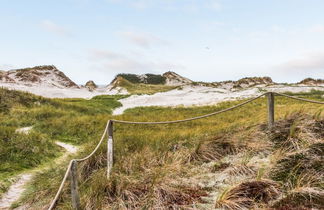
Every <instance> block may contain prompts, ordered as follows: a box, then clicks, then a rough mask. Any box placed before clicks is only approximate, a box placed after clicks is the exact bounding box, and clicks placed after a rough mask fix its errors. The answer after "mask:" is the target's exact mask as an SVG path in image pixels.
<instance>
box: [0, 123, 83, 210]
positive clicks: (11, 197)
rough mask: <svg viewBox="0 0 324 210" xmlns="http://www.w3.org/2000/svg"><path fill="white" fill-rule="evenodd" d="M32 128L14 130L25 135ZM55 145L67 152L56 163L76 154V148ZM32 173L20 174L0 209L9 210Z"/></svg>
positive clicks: (67, 145) (3, 197)
mask: <svg viewBox="0 0 324 210" xmlns="http://www.w3.org/2000/svg"><path fill="white" fill-rule="evenodd" d="M32 128H33V127H32V126H30V127H24V128H19V129H17V130H16V132H20V133H25V134H28V132H29V131H30V130H31V129H32ZM55 144H57V145H58V146H60V147H62V148H64V149H65V150H66V151H67V152H66V153H64V155H62V156H61V157H59V158H58V159H56V160H55V162H56V163H59V162H60V161H62V160H64V159H65V158H66V157H67V156H68V155H69V154H71V153H76V152H77V150H78V148H77V147H75V146H73V145H70V144H67V143H64V142H59V141H56V142H55ZM33 174H34V172H29V173H24V174H21V175H20V176H19V178H18V180H17V182H15V183H14V184H12V185H11V186H10V188H9V189H8V191H7V192H6V193H5V194H4V195H3V196H2V198H1V199H0V209H1V210H3V209H10V206H11V205H12V204H13V203H14V202H15V201H17V200H18V199H19V198H20V196H21V195H22V193H23V192H24V191H25V187H26V184H27V183H28V182H29V181H31V180H32V178H33Z"/></svg>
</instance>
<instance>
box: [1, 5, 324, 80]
mask: <svg viewBox="0 0 324 210" xmlns="http://www.w3.org/2000/svg"><path fill="white" fill-rule="evenodd" d="M0 5H1V6H0V29H1V35H0V69H3V70H7V69H12V68H22V67H30V66H35V65H45V64H53V65H55V66H57V67H58V68H59V69H60V70H62V71H63V72H64V73H66V74H67V75H68V76H69V77H70V78H71V79H72V80H74V81H76V82H78V83H81V84H82V83H85V82H86V81H87V80H90V79H92V80H94V81H95V82H96V83H98V84H108V83H109V82H110V80H111V79H112V78H113V77H114V76H115V75H116V74H117V73H122V72H123V73H125V72H127V73H136V74H138V73H163V72H165V71H169V70H172V71H175V72H177V73H179V74H181V75H184V76H186V77H189V78H190V79H193V80H197V81H221V80H236V79H239V78H242V77H247V76H271V77H272V78H273V79H274V80H275V81H277V82H295V81H299V80H301V79H303V78H305V77H314V78H324V12H323V11H324V1H323V0H154V1H153V0H55V1H54V0H52V1H50V0H28V1H26V0H0Z"/></svg>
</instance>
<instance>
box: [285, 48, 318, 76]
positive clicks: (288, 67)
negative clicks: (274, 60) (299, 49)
mask: <svg viewBox="0 0 324 210" xmlns="http://www.w3.org/2000/svg"><path fill="white" fill-rule="evenodd" d="M279 67H280V69H282V70H285V71H287V72H296V73H298V72H314V71H318V72H324V53H323V52H317V53H308V54H304V55H303V56H300V57H298V58H295V59H292V60H290V61H288V62H285V63H283V64H281V65H279Z"/></svg>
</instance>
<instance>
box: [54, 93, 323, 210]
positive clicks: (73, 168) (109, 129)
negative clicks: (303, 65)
mask: <svg viewBox="0 0 324 210" xmlns="http://www.w3.org/2000/svg"><path fill="white" fill-rule="evenodd" d="M275 95H278V96H283V97H287V98H291V99H294V100H299V101H304V102H310V103H315V104H323V105H324V102H321V101H314V100H309V99H304V98H298V97H295V96H290V95H287V94H283V93H275V92H267V93H263V94H261V95H259V96H257V97H254V98H252V99H249V100H247V101H245V102H243V103H240V104H237V105H235V106H232V107H229V108H226V109H223V110H220V111H216V112H212V113H209V114H206V115H201V116H197V117H192V118H187V119H183V120H173V121H163V122H133V121H123V120H108V122H107V124H106V127H105V129H104V132H103V134H102V136H101V139H100V141H99V142H98V144H97V146H96V147H95V148H94V150H93V151H92V152H91V153H90V154H89V155H88V156H86V157H84V158H81V159H73V160H71V161H70V162H69V165H68V167H67V169H66V172H65V175H64V177H63V180H62V182H61V184H60V187H59V189H58V191H57V193H56V195H55V197H54V199H53V200H52V202H51V204H50V206H49V208H48V210H52V209H54V208H55V205H56V203H57V201H58V200H59V197H60V195H61V193H62V191H63V188H64V184H65V182H66V180H67V179H68V177H69V175H70V178H71V200H72V206H73V208H74V209H77V210H79V209H81V205H80V197H79V194H78V183H77V162H82V161H85V160H87V159H89V158H90V157H92V156H93V155H94V154H95V153H96V151H97V150H98V149H99V147H100V145H101V144H102V142H103V141H104V139H105V136H107V137H108V138H107V178H109V176H110V173H111V169H112V167H113V125H114V123H120V124H142V125H156V124H174V123H182V122H188V121H193V120H198V119H203V118H207V117H211V116H214V115H217V114H220V113H224V112H228V111H231V110H233V109H236V108H239V107H241V106H244V105H246V104H248V103H251V102H252V101H255V100H257V99H258V98H261V97H263V96H267V98H268V127H269V128H270V129H271V128H272V127H273V126H274V98H275V97H274V96H275Z"/></svg>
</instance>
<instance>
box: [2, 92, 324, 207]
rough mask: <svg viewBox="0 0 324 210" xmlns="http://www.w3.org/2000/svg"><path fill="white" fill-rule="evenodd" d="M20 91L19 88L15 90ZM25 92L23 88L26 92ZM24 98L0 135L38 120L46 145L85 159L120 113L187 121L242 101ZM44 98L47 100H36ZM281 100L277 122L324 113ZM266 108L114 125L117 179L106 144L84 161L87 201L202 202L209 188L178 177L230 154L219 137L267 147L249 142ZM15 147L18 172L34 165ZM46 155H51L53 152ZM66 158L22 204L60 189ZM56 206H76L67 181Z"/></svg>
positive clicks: (38, 179)
mask: <svg viewBox="0 0 324 210" xmlns="http://www.w3.org/2000/svg"><path fill="white" fill-rule="evenodd" d="M4 91H6V90H4ZM6 94H9V93H6ZM10 94H13V93H10ZM17 94H21V93H20V92H17ZM322 94H323V93H322ZM13 95H15V94H13ZM319 95H320V93H318V92H316V93H315V92H314V94H305V95H303V97H305V98H310V99H317V100H323V99H322V98H320V97H319ZM23 96H24V94H22V96H21V97H23ZM26 96H27V97H28V100H30V101H31V102H30V103H28V104H23V103H20V102H19V101H24V99H22V100H16V101H15V102H10V100H9V102H6V103H7V104H9V105H10V106H8V107H10V108H9V109H8V110H7V111H6V112H3V113H2V114H1V116H2V118H0V123H1V124H0V125H1V128H4V127H6V129H7V130H6V131H5V132H3V134H1V135H2V136H1V138H3V139H4V137H5V138H8V136H9V138H11V137H12V136H13V135H14V130H15V129H16V128H19V127H23V126H30V125H33V126H34V132H36V134H30V135H39V138H45V139H47V140H48V141H46V142H47V143H48V144H50V143H51V142H52V141H54V140H60V141H65V142H70V143H72V144H76V145H81V146H82V148H83V149H82V150H81V151H80V152H79V153H78V154H77V155H76V156H75V157H84V156H86V155H88V154H89V153H90V152H91V151H92V150H93V148H94V147H95V145H96V144H97V142H98V140H99V138H100V136H101V134H102V132H103V129H104V126H105V123H106V122H107V120H108V119H112V118H118V119H123V120H131V121H165V120H177V119H185V118H188V117H194V116H199V115H203V114H207V113H210V112H214V111H218V110H222V109H224V108H228V107H230V106H233V105H236V104H238V103H240V102H242V101H231V102H224V103H220V104H218V105H216V106H204V107H190V108H184V107H177V108H161V107H144V108H134V109H130V110H126V112H125V113H124V114H123V115H120V116H116V117H112V116H111V115H110V114H111V110H112V109H113V108H116V107H118V106H120V104H119V103H118V101H117V99H120V98H121V97H122V96H114V97H112V96H100V97H95V98H93V99H92V100H83V99H65V100H58V99H55V100H49V99H43V98H39V99H37V100H36V99H35V98H34V96H33V95H29V94H27V95H26ZM34 100H36V101H34ZM42 100H44V101H42ZM38 101H41V102H40V103H38ZM35 102H37V103H35ZM275 106H276V116H275V117H276V120H278V119H285V118H286V117H287V116H288V115H291V114H293V113H296V112H307V113H310V114H312V115H314V116H316V117H317V118H319V119H321V118H322V117H323V114H324V113H323V112H321V111H322V110H323V106H322V105H318V104H310V103H305V102H301V101H295V100H292V99H286V98H283V97H276V103H275ZM266 110H267V106H266V98H260V99H258V100H256V101H254V102H252V103H250V104H247V105H246V106H243V107H241V108H239V109H236V110H233V111H230V112H227V113H222V114H220V115H217V116H213V117H210V118H207V119H201V120H196V121H192V122H185V123H179V124H172V125H121V124H115V127H114V138H115V148H114V154H115V156H114V158H115V165H114V168H113V172H112V176H111V179H109V180H107V178H106V174H105V173H106V145H105V144H103V145H102V146H101V147H100V149H99V151H98V152H97V153H96V154H95V156H93V157H92V158H90V159H89V160H87V161H85V162H83V163H80V164H78V168H79V170H78V174H79V182H80V186H79V189H80V195H81V203H82V207H83V208H86V207H87V208H89V209H103V208H107V209H119V208H133V209H136V208H137V209H138V208H142V209H156V208H173V207H175V206H174V205H178V204H179V205H185V204H190V203H192V202H197V201H198V200H195V199H198V197H199V196H201V195H203V194H204V193H205V190H206V189H200V188H199V187H198V186H188V185H184V184H183V183H181V182H180V181H179V180H180V179H181V178H189V177H191V176H192V172H191V169H193V168H195V167H198V166H199V165H201V164H202V162H205V161H210V160H216V161H219V160H218V158H220V156H226V152H223V153H222V152H220V151H218V153H217V154H215V153H213V152H214V150H213V149H210V148H215V145H216V146H217V145H223V144H219V142H225V143H228V144H230V146H233V148H240V149H242V150H247V151H251V152H257V151H259V150H261V147H262V146H260V145H259V142H264V140H265V139H252V140H251V139H250V136H251V134H253V133H255V131H256V128H258V127H259V125H260V124H263V125H266V119H267V112H266ZM294 129H295V128H294ZM288 132H290V129H288ZM294 132H297V130H294ZM288 135H289V133H288ZM295 135H297V134H294V136H295ZM26 138H27V137H26ZM29 141H32V140H29ZM39 141H40V142H41V140H39ZM35 142H37V141H35ZM11 147H12V149H11V152H13V153H17V157H18V158H17V159H14V160H11V161H12V163H13V164H14V163H16V164H17V165H18V166H19V167H18V168H17V169H16V170H15V171H14V172H12V174H15V173H18V172H19V171H21V170H24V169H26V168H32V167H34V166H27V167H25V166H24V167H23V166H21V165H20V164H19V162H20V156H19V155H20V154H21V153H22V152H23V151H22V150H21V149H19V148H18V147H17V145H14V144H13V145H12V146H11ZM259 147H260V148H259ZM27 148H28V147H27ZM34 152H36V153H35V154H37V155H36V157H37V158H36V160H35V161H36V163H37V161H39V160H41V158H40V159H38V157H41V155H43V153H42V152H41V151H34ZM53 153H54V156H55V155H58V151H57V152H55V151H54V152H53ZM8 154H9V152H6V155H5V156H8ZM32 155H34V153H33V151H31V152H30V154H28V155H27V156H26V158H27V160H31V159H30V158H31V157H30V156H32ZM38 155H39V156H38ZM201 155H204V157H202V156H201ZM206 157H207V158H206ZM47 158H49V159H50V158H53V157H48V156H47ZM71 158H72V157H71ZM15 161H16V162H15ZM45 161H46V160H45ZM68 161H69V160H66V161H63V162H62V163H61V164H59V165H53V166H52V167H50V168H48V169H46V170H45V171H43V172H39V173H37V175H36V176H35V179H34V180H33V182H32V183H31V184H30V186H29V188H28V191H27V193H26V194H25V196H24V197H23V199H22V200H21V201H20V203H27V204H29V205H32V208H33V209H41V208H43V207H44V206H46V205H48V203H49V202H50V201H51V199H52V198H53V197H54V195H55V193H56V190H57V189H58V186H59V184H60V181H61V179H62V176H63V174H64V172H65V169H66V166H67V164H68ZM0 167H2V166H0ZM229 167H230V166H229ZM263 174H265V172H263ZM263 176H265V175H263ZM179 189H181V190H179ZM194 192H197V194H195V193H194ZM177 202H180V203H177ZM17 205H19V203H18V204H17ZM58 207H59V209H71V208H72V207H71V202H70V195H69V187H68V184H67V186H66V187H65V189H64V192H63V194H62V196H61V199H60V201H59V203H58Z"/></svg>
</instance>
